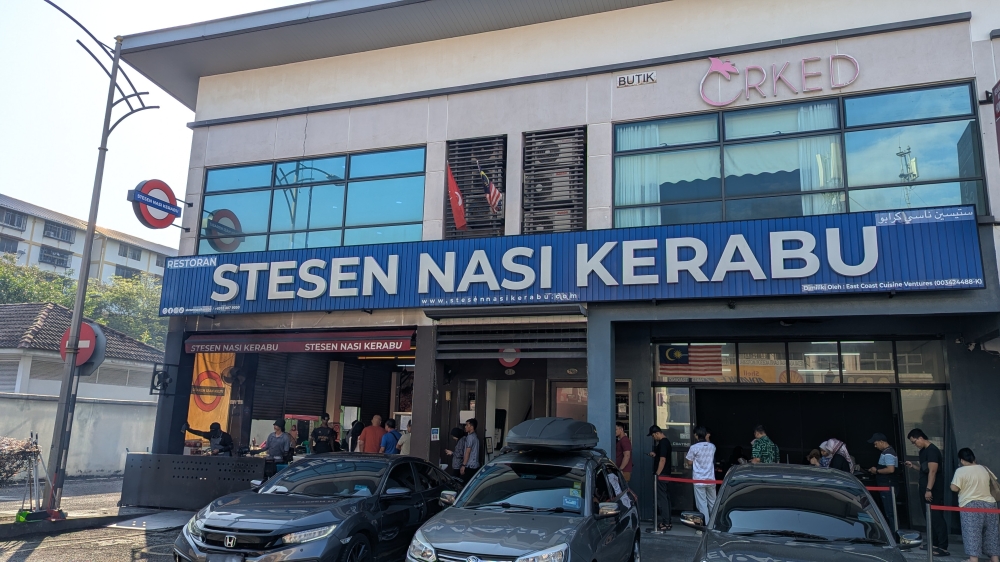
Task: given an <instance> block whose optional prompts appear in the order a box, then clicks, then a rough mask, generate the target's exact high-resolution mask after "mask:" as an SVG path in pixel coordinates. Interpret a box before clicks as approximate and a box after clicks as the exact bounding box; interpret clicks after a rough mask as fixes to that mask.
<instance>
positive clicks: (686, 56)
mask: <svg viewBox="0 0 1000 562" xmlns="http://www.w3.org/2000/svg"><path fill="white" fill-rule="evenodd" d="M420 1H427V0H420ZM971 20H972V12H960V13H956V14H949V15H944V16H934V17H930V18H921V19H916V20H909V21H903V22H897V23H887V24H880V25H871V26H866V27H858V28H853V29H845V30H841V31H829V32H825V33H816V34H812V35H802V36H799V37H790V38H788V39H775V40H772V41H763V42H759V43H748V44H744V45H737V46H732V47H724V48H720V49H711V50H707V51H696V52H691V53H683V54H678V55H669V56H665V57H656V58H651V59H642V60H637V61H629V62H622V63H616V64H609V65H603V66H592V67H586V68H580V69H576V70H566V71H561V72H551V73H547V74H536V75H532V76H523V77H519V78H506V79H503V80H494V81H490V82H480V83H478V84H469V85H464V86H451V87H448V88H438V89H433V90H421V91H416V92H409V93H405V94H396V95H392V96H381V97H375V98H366V99H360V100H352V101H344V102H336V103H328V104H322V105H312V106H304V107H297V108H290V109H282V110H277V111H269V112H264V113H253V114H249V115H238V116H234V117H220V118H218V119H205V120H202V121H192V122H190V123H188V124H187V126H188V127H189V128H191V129H198V128H202V127H211V126H213V125H229V124H233V123H244V122H247V121H260V120H262V119H274V118H277V117H288V116H291V115H302V114H306V113H316V112H320V111H332V110H337V109H348V108H353V107H364V106H370V105H378V104H383V103H392V102H400V101H408V100H414V99H420V98H429V97H437V96H444V95H452V94H460V93H466V92H477V91H482V90H492V89H496V88H505V87H509V86H520V85H525V84H534V83H538V82H548V81H553V80H563V79H567V78H579V77H583V76H591V75H594V74H604V73H608V72H620V71H625V70H634V69H637V68H643V67H649V66H660V65H666V64H676V63H682V62H689V61H693V60H698V59H703V58H706V57H717V56H723V55H735V54H741V53H747V52H751V51H767V50H771V49H779V48H782V47H791V46H795V45H803V44H807V43H817V42H820V41H831V40H836V39H847V38H850V37H862V36H865V35H877V34H880V33H891V32H896V31H906V30H910V29H920V28H924V27H935V26H939V25H949V24H954V23H962V22H969V21H971ZM993 33H995V34H998V35H1000V30H996V31H994V32H993ZM991 36H992V34H991Z"/></svg>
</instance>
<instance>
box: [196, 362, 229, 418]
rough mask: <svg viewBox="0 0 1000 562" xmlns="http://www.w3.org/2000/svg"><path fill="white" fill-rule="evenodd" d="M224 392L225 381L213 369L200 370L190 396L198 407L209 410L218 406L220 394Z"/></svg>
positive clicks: (222, 394) (223, 394) (204, 410)
mask: <svg viewBox="0 0 1000 562" xmlns="http://www.w3.org/2000/svg"><path fill="white" fill-rule="evenodd" d="M225 394H226V383H224V382H222V377H221V376H219V373H216V372H215V371H202V372H200V373H198V376H197V377H196V378H195V380H194V385H193V386H192V388H191V397H192V398H193V399H194V403H195V405H196V406H198V409H199V410H201V411H203V412H211V411H212V410H214V409H216V408H218V407H219V404H220V401H221V400H222V398H221V397H222V396H225Z"/></svg>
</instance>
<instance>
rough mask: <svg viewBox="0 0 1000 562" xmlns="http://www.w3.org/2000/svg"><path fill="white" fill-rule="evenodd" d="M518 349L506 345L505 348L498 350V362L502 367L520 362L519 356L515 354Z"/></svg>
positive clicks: (518, 351)
mask: <svg viewBox="0 0 1000 562" xmlns="http://www.w3.org/2000/svg"><path fill="white" fill-rule="evenodd" d="M520 352H521V350H520V349H514V348H512V347H508V348H507V349H501V350H500V364H501V365H503V366H504V367H513V366H514V365H517V364H518V363H520V362H521V358H520V357H518V356H517V354H518V353H520Z"/></svg>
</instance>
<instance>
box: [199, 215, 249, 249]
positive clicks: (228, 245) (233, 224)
mask: <svg viewBox="0 0 1000 562" xmlns="http://www.w3.org/2000/svg"><path fill="white" fill-rule="evenodd" d="M241 234H243V227H242V225H240V219H239V218H237V217H236V213H234V212H232V211H230V210H229V209H219V210H218V211H215V212H214V213H212V214H210V215H209V216H208V219H207V221H206V224H205V236H207V237H210V238H209V239H208V245H209V246H211V247H212V249H214V250H215V251H216V252H235V251H236V248H239V247H240V244H241V243H242V242H243V240H244V237H243V236H241Z"/></svg>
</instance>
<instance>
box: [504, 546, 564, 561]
mask: <svg viewBox="0 0 1000 562" xmlns="http://www.w3.org/2000/svg"><path fill="white" fill-rule="evenodd" d="M568 561H569V545H568V544H566V543H563V544H561V545H559V546H554V547H552V548H549V549H546V550H540V551H538V552H533V553H531V554H528V555H526V556H522V557H520V558H518V559H517V562H568Z"/></svg>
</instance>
